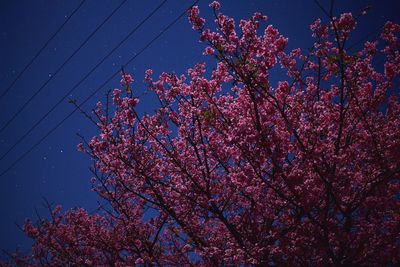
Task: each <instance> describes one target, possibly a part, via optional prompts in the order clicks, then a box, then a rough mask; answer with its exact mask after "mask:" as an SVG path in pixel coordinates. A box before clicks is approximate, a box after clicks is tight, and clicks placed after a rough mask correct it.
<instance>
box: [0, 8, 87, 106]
mask: <svg viewBox="0 0 400 267" xmlns="http://www.w3.org/2000/svg"><path fill="white" fill-rule="evenodd" d="M85 1H86V0H82V1H81V2H80V4H79V5H78V6H77V7H76V8H75V9H74V11H72V13H71V15H69V16H68V17H67V19H66V20H65V21H64V23H63V24H61V26H60V27H59V28H58V29H57V30H56V31H55V32H54V33H53V34H52V35H51V36H50V38H49V39H48V40H47V41H46V42H45V43H44V45H43V46H42V47H41V48H40V49H39V51H38V52H37V53H36V55H35V56H34V57H33V58H32V59H31V60H30V61H29V62H28V64H27V65H26V66H25V67H24V68H23V69H22V71H21V72H20V73H18V75H17V77H16V78H15V79H14V80H13V81H12V83H11V84H10V85H9V86H8V87H7V88H6V89H5V90H4V91H3V92H2V93H1V95H0V100H1V99H2V98H3V97H4V96H5V95H6V94H7V93H8V91H10V89H11V88H12V87H13V86H14V84H15V83H16V82H17V81H18V80H19V78H21V76H22V74H24V73H25V71H26V70H27V69H28V68H29V67H30V66H31V65H32V64H33V62H34V61H35V60H36V58H37V57H38V56H39V55H40V54H41V53H42V52H43V50H44V49H46V47H47V46H48V45H49V43H50V42H51V41H52V40H53V39H54V37H56V35H57V34H58V33H59V32H60V31H61V30H62V28H64V26H65V24H67V23H68V21H69V20H70V19H71V18H72V16H73V15H74V14H75V13H76V12H78V10H79V9H80V8H81V6H82V5H83V3H84V2H85Z"/></svg>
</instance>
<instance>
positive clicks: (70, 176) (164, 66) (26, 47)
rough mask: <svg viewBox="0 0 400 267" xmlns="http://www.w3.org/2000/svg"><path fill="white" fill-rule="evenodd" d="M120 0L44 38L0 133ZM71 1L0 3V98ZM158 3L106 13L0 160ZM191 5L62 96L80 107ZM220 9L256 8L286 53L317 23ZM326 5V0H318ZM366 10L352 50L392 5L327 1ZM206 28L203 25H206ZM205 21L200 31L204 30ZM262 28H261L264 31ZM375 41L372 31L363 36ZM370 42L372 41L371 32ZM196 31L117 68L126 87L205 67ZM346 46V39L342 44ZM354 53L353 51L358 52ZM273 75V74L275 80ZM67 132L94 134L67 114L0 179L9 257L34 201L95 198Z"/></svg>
mask: <svg viewBox="0 0 400 267" xmlns="http://www.w3.org/2000/svg"><path fill="white" fill-rule="evenodd" d="M121 1H122V0H118V1H117V0H115V1H111V0H108V1H105V0H104V1H95V0H86V1H85V2H84V4H83V5H82V6H81V8H80V9H79V10H78V11H77V12H76V14H75V15H74V16H73V17H72V18H71V19H70V21H68V23H67V24H66V25H65V27H64V28H63V29H62V30H61V31H60V32H59V33H58V34H57V36H56V37H55V38H54V39H53V40H52V41H51V43H50V44H49V45H48V47H47V48H46V49H45V50H44V51H43V53H42V54H41V55H40V56H39V57H38V58H37V59H36V60H35V61H34V63H33V64H32V65H31V66H30V67H29V68H28V69H27V71H26V72H25V73H24V74H23V75H22V76H21V78H20V79H19V80H18V81H17V82H16V83H15V85H14V86H13V87H12V88H11V89H10V91H9V92H8V93H7V94H6V95H5V96H4V97H3V98H2V99H0V127H3V125H4V124H5V123H6V122H7V121H8V120H9V119H10V118H11V117H12V116H13V115H14V114H15V112H16V111H17V110H18V109H19V108H20V107H21V106H22V105H23V104H24V102H25V101H27V100H28V99H29V98H30V97H31V96H32V95H33V94H34V93H35V91H37V90H38V89H39V88H40V87H41V86H42V84H43V83H45V82H46V81H47V80H48V79H49V77H50V76H51V75H54V71H55V70H56V69H57V68H58V67H59V66H60V65H61V64H62V63H63V62H64V61H65V60H66V59H67V58H68V57H69V56H70V55H71V54H72V53H73V52H74V50H75V49H76V48H77V47H78V46H79V45H80V44H81V43H82V42H83V41H84V40H85V38H86V37H87V36H88V35H89V34H90V33H91V32H92V31H93V30H94V29H95V28H96V27H97V26H98V25H99V24H100V23H101V22H102V21H103V20H104V19H105V18H106V17H107V16H108V15H109V14H110V13H111V11H112V10H113V9H114V8H116V7H117V6H118V5H119V3H121ZM80 2H81V0H69V1H66V0H64V1H60V0H55V1H50V0H37V1H30V0H26V1H12V0H0V46H1V49H0V94H1V93H3V92H4V91H5V90H6V88H7V87H8V86H9V85H10V84H11V83H12V82H13V80H14V79H15V78H16V77H17V75H18V73H19V72H20V71H21V70H22V69H23V68H24V67H25V65H26V64H27V63H28V62H29V61H30V60H31V59H32V58H33V56H34V55H35V54H36V53H37V51H39V49H40V48H41V47H42V46H43V44H44V43H45V42H46V41H47V40H48V39H49V37H50V36H51V35H52V34H53V33H54V32H55V31H56V30H57V29H58V28H59V26H60V25H61V24H62V23H63V22H64V21H65V20H66V18H67V17H68V16H69V15H70V14H71V13H72V11H73V10H74V9H75V8H76V7H77V6H78V5H79V3H80ZM161 2H162V0H147V1H134V0H128V1H127V2H126V3H125V4H124V5H123V6H122V7H121V8H120V9H119V10H118V11H117V13H115V15H114V16H113V17H112V18H111V19H110V20H109V21H108V22H107V23H106V24H104V26H103V27H102V28H101V29H100V30H99V31H98V32H97V33H96V34H95V35H94V36H93V37H92V38H91V39H90V40H89V42H88V43H87V44H86V45H85V46H83V47H82V49H81V50H80V51H79V53H77V54H76V55H75V56H74V57H73V58H72V59H71V60H70V61H69V62H68V64H66V65H65V67H64V68H63V69H62V70H61V71H60V72H59V73H58V74H57V75H55V76H53V79H52V80H51V81H50V82H49V83H48V84H47V86H46V87H44V88H43V90H42V91H41V92H40V93H39V94H38V95H37V97H35V98H34V100H33V101H32V102H31V103H30V104H29V105H28V106H27V107H26V109H25V110H24V111H23V112H21V113H20V114H19V115H18V117H16V119H15V120H14V121H13V122H12V123H10V125H8V127H7V128H6V129H5V130H4V131H2V132H0V157H1V156H2V155H3V154H4V153H5V152H6V151H7V150H8V149H9V148H10V147H11V146H12V145H13V144H14V143H15V142H16V141H17V140H18V139H19V138H20V137H21V136H22V135H24V134H25V132H26V131H27V130H28V129H29V128H30V127H31V126H32V125H33V124H35V123H36V121H37V120H39V119H40V118H41V117H42V116H43V115H44V114H45V113H46V112H47V111H48V110H49V109H50V108H51V107H52V106H53V105H54V104H55V103H56V102H57V101H59V99H60V98H62V97H63V96H64V95H65V94H66V92H68V91H69V90H70V89H71V88H72V87H74V86H75V84H76V83H77V82H79V80H80V79H81V78H82V77H83V76H85V75H86V74H87V73H88V72H89V71H90V70H91V68H93V66H95V65H96V64H97V63H98V62H99V61H100V60H101V59H102V58H103V57H104V56H105V55H106V54H107V53H108V52H109V51H110V50H111V49H113V48H114V46H115V45H116V44H117V43H118V42H119V41H120V40H121V39H123V38H124V37H125V36H126V35H127V34H128V33H129V31H131V30H132V29H133V28H134V27H135V26H136V25H137V24H138V23H140V21H142V20H143V19H144V18H145V17H146V16H147V15H148V14H149V13H150V12H151V11H152V10H153V9H155V8H156V7H157V6H158V5H159V4H160V3H161ZM193 2H194V1H193V0H192V1H189V0H168V1H167V2H166V3H165V4H164V5H163V6H162V7H161V8H160V9H159V10H158V11H157V13H155V14H154V16H153V17H152V18H151V19H149V20H148V21H147V22H146V23H145V24H144V25H143V26H142V27H141V28H140V29H139V30H138V31H137V32H136V33H135V34H133V35H132V37H131V38H129V39H128V40H127V41H126V42H125V43H124V44H123V45H122V46H121V47H120V48H119V49H117V50H116V51H115V52H114V53H113V54H112V55H111V56H110V57H109V58H108V59H107V60H105V61H104V63H103V64H101V65H100V67H99V68H98V69H97V70H96V71H95V72H94V73H92V75H90V76H89V77H88V78H87V79H86V80H85V81H84V82H83V83H82V84H81V85H80V86H79V87H77V88H76V90H74V92H73V93H72V94H71V98H74V99H76V100H77V102H78V103H79V102H81V101H83V99H85V98H86V97H87V96H88V95H90V94H91V93H92V92H93V91H94V90H96V89H97V88H98V87H99V86H100V85H101V84H103V82H104V81H105V80H107V78H108V77H109V76H110V75H111V74H112V73H113V72H115V71H117V70H118V69H119V68H120V67H121V65H123V64H125V62H126V61H128V60H129V59H130V58H131V57H132V56H134V55H135V53H137V52H138V51H139V50H140V49H142V48H143V47H144V46H145V45H146V44H147V43H148V42H149V41H150V40H151V39H152V38H153V37H154V36H156V35H157V34H158V33H159V32H160V31H161V30H162V29H163V28H164V27H165V26H166V25H168V24H169V23H170V22H171V21H172V20H174V19H175V18H176V17H177V16H179V14H180V13H181V12H182V11H183V10H185V9H186V8H187V7H188V6H190V5H191V4H192V3H193ZM209 3H210V1H207V0H200V2H199V6H200V9H201V15H203V16H205V17H206V18H208V23H210V22H211V21H212V20H211V15H212V12H211V10H210V9H209V8H208V4H209ZM221 3H222V12H224V13H225V14H227V15H229V16H232V17H234V18H235V20H236V21H237V22H238V21H239V19H241V18H247V17H249V16H251V14H253V13H254V12H256V11H260V12H262V13H264V14H266V15H267V16H268V17H269V20H268V22H267V24H273V25H274V26H275V27H277V28H278V29H279V31H280V32H281V33H282V34H284V35H285V36H286V37H288V38H289V48H295V47H301V48H303V49H307V48H308V47H310V46H311V45H312V39H311V37H310V30H309V24H310V23H311V22H312V21H313V20H314V19H315V18H317V17H321V18H322V19H323V20H326V18H325V17H324V14H323V13H322V11H321V10H320V9H319V8H318V6H317V5H316V4H315V2H314V1H312V0H303V1H298V0H290V1H289V0H287V1H282V0H230V1H227V0H225V1H221ZM320 3H321V4H322V5H324V6H326V7H328V5H329V1H327V0H320ZM367 5H372V10H371V11H370V13H369V15H367V16H365V17H363V18H362V19H361V21H360V22H359V26H358V30H357V31H356V33H355V35H354V36H353V39H352V40H351V41H352V42H356V43H358V41H359V40H360V39H362V38H363V37H365V35H366V34H368V33H371V31H373V30H374V29H376V28H378V27H379V26H382V25H383V23H384V22H385V21H387V20H391V21H394V22H396V23H400V18H399V14H398V10H400V1H398V0H381V1H374V0H363V1H362V0H337V1H336V5H335V13H336V14H339V13H340V12H343V11H351V12H353V13H354V14H356V13H358V12H359V10H360V9H361V8H363V7H365V6H367ZM210 24H211V23H210ZM210 24H209V25H210ZM267 24H264V25H267ZM373 33H375V34H376V32H373ZM372 36H373V35H372ZM198 37H199V36H198V33H197V32H195V31H193V30H192V29H191V26H190V24H189V23H188V20H187V18H186V16H185V17H183V18H182V19H181V20H179V21H178V22H177V23H176V24H175V25H174V26H173V27H172V28H171V29H170V30H169V31H168V32H166V33H165V34H164V35H163V36H162V37H161V38H159V39H158V40H157V41H156V42H155V43H154V44H152V45H151V46H150V47H149V48H148V49H147V50H145V51H144V52H143V53H142V54H141V55H140V56H138V57H137V58H136V59H135V60H134V61H133V62H132V64H130V65H128V66H126V67H125V70H126V72H129V73H131V74H132V75H133V77H134V79H135V83H134V84H133V90H134V92H135V93H136V95H140V94H141V93H142V92H144V90H145V84H144V83H143V77H144V71H145V70H146V69H149V68H151V69H153V71H154V74H155V75H157V76H158V75H159V74H160V73H161V72H163V71H166V72H175V73H177V74H181V73H186V70H187V68H189V67H192V66H193V65H194V64H196V63H197V62H203V61H206V62H207V64H208V66H209V67H210V68H212V67H213V66H214V65H215V62H214V61H213V60H212V59H211V60H210V59H209V58H205V57H204V56H202V51H203V49H204V44H201V43H199V41H198ZM352 42H349V43H350V44H351V43H352ZM358 47H360V45H358ZM280 78H282V79H283V77H279V76H277V77H274V79H275V80H279V79H280ZM119 80H120V78H119V77H117V78H115V79H113V80H112V81H110V82H109V83H108V84H107V85H106V86H105V87H104V88H102V89H101V90H99V92H98V93H97V94H96V95H95V96H94V97H93V98H91V100H90V101H89V102H88V103H87V104H86V105H85V106H84V109H86V110H90V109H91V108H92V107H93V106H94V105H95V103H96V102H97V101H99V100H104V99H105V93H106V92H107V91H108V90H110V89H113V88H116V87H119ZM156 106H157V103H156V101H155V100H154V98H153V97H152V96H151V95H144V96H142V97H141V99H140V104H139V105H138V107H137V109H138V111H139V112H140V113H142V114H143V113H152V111H153V110H154V109H155V108H156ZM73 109H74V107H73V106H72V105H71V104H69V103H68V100H64V101H63V102H62V104H61V105H59V106H58V107H57V108H56V109H55V110H54V111H53V112H52V113H51V114H50V116H48V117H47V118H46V119H45V120H44V121H43V122H42V123H41V124H40V125H39V126H38V127H37V128H36V129H35V130H34V131H33V132H32V133H31V134H30V135H29V136H28V137H27V138H26V139H24V140H23V142H21V143H20V144H19V145H18V146H16V147H15V149H13V150H12V151H11V152H10V153H9V154H8V155H7V156H6V157H4V159H2V160H1V161H0V173H1V172H3V171H4V170H5V169H7V168H8V167H9V166H10V164H12V163H13V162H14V161H15V160H16V159H17V158H18V157H19V156H20V155H21V154H22V153H24V152H25V151H27V150H28V149H29V148H30V147H31V146H32V145H33V144H34V143H36V142H37V140H39V139H40V138H41V137H42V136H43V135H45V134H46V133H47V132H48V131H49V130H50V129H51V128H52V127H54V125H55V124H57V123H58V122H59V121H60V120H62V119H63V118H64V117H65V116H66V115H68V113H69V112H71V111H72V110H73ZM77 133H79V134H81V135H83V136H85V137H87V138H91V137H92V136H93V135H95V134H96V133H97V132H96V129H95V127H94V126H93V125H92V124H91V123H90V122H89V121H88V119H87V118H85V117H84V116H83V115H82V114H79V113H75V114H74V115H73V116H72V117H71V118H69V119H68V120H67V121H66V122H65V123H63V124H62V125H61V127H59V128H58V129H57V130H56V131H55V132H53V133H52V134H51V135H50V136H49V137H48V138H46V139H45V140H44V141H43V142H42V143H41V144H40V145H39V146H37V147H36V148H35V149H34V150H33V151H32V152H31V153H29V154H28V155H27V156H26V157H25V158H24V159H23V160H21V161H19V162H18V164H16V165H15V167H13V168H12V169H10V171H8V172H7V173H5V174H4V175H2V176H1V177H0V218H1V220H0V249H5V250H8V251H13V250H15V249H16V248H17V247H19V248H20V249H21V250H22V251H23V252H26V251H28V247H29V244H30V240H29V239H28V238H27V237H25V235H24V234H23V233H22V232H21V231H20V230H19V229H18V227H17V226H16V223H17V224H20V225H22V224H23V222H24V220H25V219H26V218H33V220H35V209H37V210H38V212H39V213H40V214H41V215H42V216H46V215H47V212H46V210H45V209H44V208H43V205H42V204H43V199H44V198H45V199H47V200H48V201H49V202H51V203H53V204H61V205H62V206H63V208H64V209H70V208H73V207H77V206H82V207H85V208H87V209H88V210H89V211H92V210H94V209H95V208H96V207H97V197H96V195H95V194H94V193H92V192H90V188H91V185H90V178H91V173H90V171H89V166H90V164H91V161H90V158H89V157H88V156H87V155H85V154H83V153H80V152H77V151H76V145H77V144H78V143H79V138H78V136H77Z"/></svg>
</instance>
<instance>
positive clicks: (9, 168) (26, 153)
mask: <svg viewBox="0 0 400 267" xmlns="http://www.w3.org/2000/svg"><path fill="white" fill-rule="evenodd" d="M199 1H200V0H196V1H195V2H194V3H193V4H192V5H191V6H190V7H189V8H187V9H185V11H183V12H182V13H181V14H180V15H179V16H178V17H176V18H175V19H174V20H173V21H171V22H170V23H169V24H168V25H167V26H166V27H165V28H164V29H162V30H161V31H160V32H159V33H158V34H157V35H156V36H155V37H154V38H153V39H151V40H150V42H148V43H147V44H146V45H145V46H144V47H143V48H142V49H140V50H139V52H138V53H136V54H135V55H134V56H133V57H131V58H130V59H129V60H128V61H127V62H126V63H125V64H124V66H127V65H129V64H131V63H132V61H133V60H135V59H136V58H137V57H138V56H140V55H141V54H142V53H143V52H144V51H145V50H146V49H147V48H149V47H150V46H151V45H152V44H153V43H154V42H155V41H156V40H158V38H160V37H161V36H162V35H163V34H164V33H165V32H167V31H168V30H169V29H170V28H171V27H172V26H174V25H175V23H177V22H178V21H179V20H180V19H181V18H182V17H183V16H184V15H185V14H186V12H187V10H189V9H190V8H191V7H193V6H194V5H196V4H197V3H198V2H199ZM119 73H120V70H117V71H116V72H114V73H113V74H112V75H111V76H110V77H109V78H108V79H107V80H105V81H104V82H103V83H102V84H101V85H100V86H99V87H97V89H96V90H94V91H93V92H92V93H91V94H90V95H89V96H87V97H86V98H85V99H84V100H83V102H81V103H80V104H79V105H78V106H77V107H75V109H73V110H72V111H71V112H70V113H68V115H67V116H65V117H64V118H63V119H62V120H61V121H59V122H58V123H57V124H56V125H55V126H54V127H53V128H51V129H50V130H49V131H48V132H47V133H46V134H45V135H44V136H43V137H42V138H40V139H39V140H38V141H37V142H36V143H35V144H33V145H32V146H31V147H30V148H29V149H28V150H26V151H25V152H24V153H23V154H21V155H20V156H19V157H18V158H17V159H16V160H15V161H14V162H13V163H11V165H10V166H8V167H7V168H6V169H5V170H4V171H3V172H1V173H0V177H1V176H3V175H4V174H6V173H7V172H8V171H9V170H11V169H12V168H13V167H14V166H15V165H17V164H18V162H20V161H21V160H22V159H24V158H25V157H26V156H27V155H28V154H29V153H30V152H32V150H34V149H35V148H36V147H37V146H38V145H40V144H41V143H42V142H43V141H44V140H45V139H46V138H47V137H48V136H49V135H51V134H52V133H53V132H54V131H55V130H57V129H58V127H60V126H61V125H62V124H63V123H64V122H65V121H66V120H68V119H69V118H70V117H71V116H72V115H73V114H74V113H75V112H76V111H77V110H80V108H81V107H82V106H83V105H84V104H85V103H87V102H88V101H89V100H90V99H91V98H92V97H93V96H94V95H96V93H97V92H99V91H100V90H101V89H102V88H103V87H104V86H106V85H107V83H109V82H110V81H111V80H112V79H114V77H115V76H117V75H118V74H119Z"/></svg>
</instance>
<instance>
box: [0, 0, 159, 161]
mask: <svg viewBox="0 0 400 267" xmlns="http://www.w3.org/2000/svg"><path fill="white" fill-rule="evenodd" d="M125 1H126V0H125ZM166 2H167V0H164V1H162V2H161V3H160V4H159V5H158V6H157V7H156V8H155V9H154V10H153V11H152V12H150V14H149V15H147V17H146V18H145V19H143V20H142V21H141V22H140V23H139V24H138V25H137V26H136V27H135V28H133V29H132V30H131V31H130V32H129V33H128V35H127V36H125V38H123V39H122V40H121V41H120V42H119V43H118V44H117V45H116V46H115V47H114V48H113V49H111V51H109V52H108V53H107V55H105V56H104V57H103V58H102V59H101V60H100V61H99V62H98V63H97V64H96V65H95V66H94V67H93V68H92V69H91V70H90V71H89V72H88V73H86V75H85V76H84V77H83V78H82V79H80V80H79V81H78V83H76V84H75V85H74V86H73V87H72V88H71V89H70V90H69V91H68V92H67V93H66V94H65V95H64V96H63V97H62V98H60V99H59V100H58V101H57V103H56V104H55V105H53V106H52V107H51V108H50V110H48V111H47V112H46V113H45V114H44V115H43V116H42V117H41V118H40V119H39V120H38V121H36V122H35V123H34V124H33V126H32V127H31V128H29V130H28V131H26V132H25V134H23V135H22V136H21V137H20V138H19V139H18V140H17V142H15V143H14V144H13V145H12V146H11V147H10V148H9V149H8V150H7V151H6V152H5V153H4V154H3V155H1V157H0V160H2V159H3V158H5V157H6V156H7V155H8V154H9V153H10V152H11V151H12V150H13V149H14V148H15V147H16V146H17V145H18V144H20V143H21V142H22V141H23V140H24V139H25V138H26V137H27V136H28V135H29V134H30V133H31V132H32V131H33V130H34V129H35V128H36V127H37V126H38V125H39V124H40V123H41V122H42V121H44V120H45V119H46V118H47V116H49V115H50V114H51V113H52V112H53V111H54V110H55V109H56V108H57V107H58V106H59V105H60V104H61V103H62V102H63V101H64V100H65V99H66V98H67V97H68V96H69V95H70V94H71V93H72V92H73V91H74V90H75V89H76V88H78V86H79V85H80V84H81V83H83V82H84V81H85V80H86V79H87V78H88V77H89V76H90V75H91V74H92V73H93V72H94V71H95V70H96V69H97V68H98V67H99V66H100V65H101V64H102V63H103V62H104V61H105V60H106V59H107V58H109V57H110V56H111V55H112V53H114V52H115V50H117V49H118V48H119V47H120V46H121V45H122V44H123V43H124V42H125V41H126V40H128V39H129V37H131V36H132V34H134V33H135V32H136V31H137V30H138V29H139V28H140V27H141V26H142V25H143V24H144V23H145V22H146V21H147V20H149V19H150V18H151V17H152V16H153V15H154V14H155V13H156V12H157V11H158V10H159V9H160V8H161V7H162V6H163V5H164V4H165V3H166Z"/></svg>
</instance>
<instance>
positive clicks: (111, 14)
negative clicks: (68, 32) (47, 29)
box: [0, 0, 127, 133]
mask: <svg viewBox="0 0 400 267" xmlns="http://www.w3.org/2000/svg"><path fill="white" fill-rule="evenodd" d="M126 1H127V0H123V1H122V2H121V3H120V4H119V5H118V6H117V7H116V8H115V9H114V10H113V11H112V12H111V13H110V14H109V15H108V16H107V17H106V18H105V19H104V20H103V21H102V22H101V23H100V24H99V25H98V26H97V27H96V29H94V30H93V31H92V33H91V34H89V36H88V37H87V38H86V39H85V40H84V41H83V42H82V43H81V44H80V45H79V46H78V48H77V49H75V51H74V52H73V53H72V54H71V55H70V56H69V57H68V58H67V59H66V60H65V61H64V62H63V63H62V64H61V65H60V66H59V67H58V68H57V70H56V71H55V72H54V74H53V75H51V76H50V77H49V78H48V79H47V81H46V82H45V83H44V84H42V86H41V87H40V88H39V89H38V90H36V92H35V93H34V94H33V95H32V96H31V97H30V98H29V99H28V100H27V101H26V102H25V103H24V104H23V105H22V106H21V107H20V108H19V109H18V111H17V112H16V113H14V115H13V116H12V117H11V118H10V119H9V120H8V121H7V122H6V123H5V124H4V125H3V126H2V127H1V129H0V133H1V132H3V131H4V130H5V129H6V128H7V126H8V125H9V124H10V123H11V122H13V121H14V119H15V118H16V117H18V115H19V114H20V113H21V112H22V111H23V110H24V109H25V108H26V107H27V106H28V105H29V103H30V102H31V101H32V100H33V99H34V98H35V97H36V96H37V95H38V94H39V93H40V92H41V91H42V90H43V88H45V87H46V85H47V84H48V83H49V82H50V81H51V80H52V79H53V78H54V77H55V76H56V75H57V74H58V73H59V72H60V71H61V70H62V69H63V68H64V67H65V65H67V63H68V62H69V61H70V60H71V59H72V58H73V57H74V56H75V55H76V54H77V53H78V52H79V51H80V50H81V49H82V47H83V46H84V45H85V44H86V43H87V42H88V41H89V40H90V39H91V38H92V37H93V35H95V34H96V33H97V32H98V31H99V30H100V28H101V27H102V26H103V25H104V24H105V23H106V22H107V21H108V20H109V19H110V18H111V17H112V16H113V15H114V14H115V13H116V12H117V11H118V9H120V8H121V7H122V5H123V4H125V2H126Z"/></svg>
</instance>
